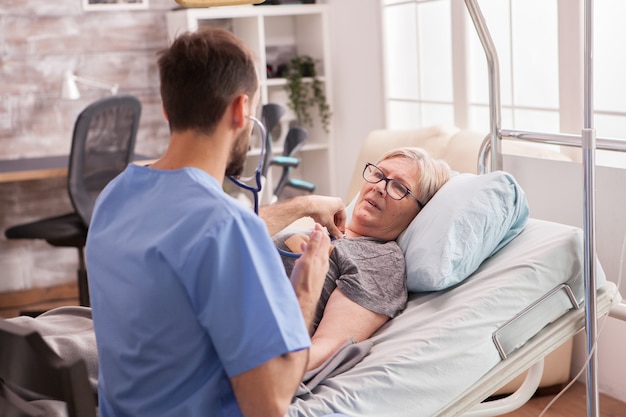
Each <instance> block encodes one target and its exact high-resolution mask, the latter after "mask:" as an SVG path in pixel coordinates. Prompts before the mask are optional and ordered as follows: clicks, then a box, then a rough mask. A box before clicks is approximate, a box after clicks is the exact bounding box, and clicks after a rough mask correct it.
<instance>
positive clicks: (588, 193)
mask: <svg viewBox="0 0 626 417" xmlns="http://www.w3.org/2000/svg"><path fill="white" fill-rule="evenodd" d="M584 56H585V60H584V69H585V72H584V92H585V95H584V101H585V111H584V122H585V124H584V127H583V129H582V132H581V133H582V151H583V155H582V157H583V175H584V181H583V182H584V208H583V210H584V211H583V217H584V219H583V220H584V223H583V226H584V228H583V230H584V233H585V248H584V260H585V263H584V271H583V272H584V278H585V329H586V342H587V354H588V355H589V356H588V358H589V359H588V361H589V362H588V363H587V416H588V417H595V416H599V415H600V406H599V404H600V397H599V394H598V369H597V366H598V358H597V351H596V349H595V348H594V346H595V343H596V340H597V336H598V331H597V308H596V262H595V259H596V235H595V185H596V184H595V165H596V164H595V151H596V131H595V129H594V124H593V0H585V49H584Z"/></svg>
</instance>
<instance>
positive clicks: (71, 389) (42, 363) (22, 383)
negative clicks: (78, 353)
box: [0, 319, 96, 417]
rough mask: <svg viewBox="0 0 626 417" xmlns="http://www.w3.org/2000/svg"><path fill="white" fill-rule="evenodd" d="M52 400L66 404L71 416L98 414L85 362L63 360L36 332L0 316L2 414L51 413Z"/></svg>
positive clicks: (18, 416) (24, 416)
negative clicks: (47, 406)
mask: <svg viewBox="0 0 626 417" xmlns="http://www.w3.org/2000/svg"><path fill="white" fill-rule="evenodd" d="M34 400H43V401H42V402H40V401H36V402H32V401H34ZM48 400H57V401H63V402H64V403H66V407H67V416H68V417H95V416H96V398H95V394H94V392H93V388H92V387H91V384H90V383H89V376H88V373H87V366H86V364H85V362H84V361H83V360H82V359H78V360H73V361H70V360H64V359H61V358H60V357H59V356H58V355H57V354H56V353H55V352H54V351H53V350H52V349H51V348H50V346H48V344H47V343H46V342H45V341H44V340H43V338H42V337H41V335H40V334H39V333H37V332H36V331H34V330H31V329H27V328H24V327H22V326H19V325H17V324H16V323H11V322H10V321H7V320H4V319H0V416H7V417H9V416H11V417H34V416H39V417H42V416H47V415H48V413H46V411H45V410H46V407H45V403H46V402H48Z"/></svg>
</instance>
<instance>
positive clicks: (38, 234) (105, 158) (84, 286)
mask: <svg viewBox="0 0 626 417" xmlns="http://www.w3.org/2000/svg"><path fill="white" fill-rule="evenodd" d="M140 115H141V102H140V101H139V100H138V99H137V98H136V97H133V96H130V95H118V96H111V97H106V98H103V99H100V100H98V101H96V102H94V103H92V104H90V105H89V106H87V108H85V109H84V110H83V111H82V112H81V113H80V114H79V116H78V118H77V120H76V123H75V125H74V133H73V136H72V149H71V153H70V158H69V170H68V182H67V188H68V192H69V196H70V200H71V202H72V206H73V207H74V212H72V213H67V214H64V215H61V216H55V217H49V218H45V219H42V220H39V221H35V222H32V223H26V224H21V225H17V226H12V227H10V228H8V229H6V230H5V232H4V234H5V236H6V237H7V239H43V240H45V241H46V242H48V243H49V244H51V245H52V246H57V247H74V248H77V249H78V260H79V266H78V271H77V274H78V291H79V297H78V298H79V303H80V305H82V306H89V305H90V302H89V286H88V281H87V269H86V265H85V256H84V248H85V241H86V239H87V229H88V227H89V222H90V221H91V214H92V211H93V207H94V203H95V200H96V197H97V196H98V194H99V193H100V191H102V189H103V188H104V186H105V185H106V184H107V183H108V182H109V181H111V180H112V179H113V178H114V177H115V176H117V175H118V174H119V173H120V172H122V171H123V170H124V168H126V166H127V165H128V164H129V163H130V162H131V161H132V157H133V153H134V149H135V139H136V136H137V128H138V126H139V118H140Z"/></svg>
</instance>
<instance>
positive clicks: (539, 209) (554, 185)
mask: <svg viewBox="0 0 626 417" xmlns="http://www.w3.org/2000/svg"><path fill="white" fill-rule="evenodd" d="M504 169H505V170H506V171H509V172H511V173H512V174H513V175H514V176H515V178H516V179H517V180H518V181H519V183H520V185H521V186H522V188H523V189H524V190H525V191H526V194H527V197H528V203H529V206H530V215H531V217H534V218H538V219H544V220H550V221H555V222H559V223H565V224H570V225H573V226H577V227H581V228H582V220H583V204H584V203H583V191H584V188H583V187H584V186H583V171H582V165H581V164H579V163H574V162H565V161H548V160H540V159H534V158H525V157H512V156H505V159H504ZM595 172H596V193H595V198H596V209H595V213H596V221H595V234H596V251H597V255H598V258H599V260H600V263H601V265H602V269H603V270H604V272H605V274H606V277H607V280H610V281H613V282H615V283H617V282H618V281H620V275H623V274H625V273H626V271H621V269H622V268H624V267H623V266H622V265H621V263H622V257H623V255H624V254H622V246H623V240H624V236H625V234H626V218H625V216H624V214H625V211H626V189H625V187H624V184H626V170H625V169H620V168H607V167H597V168H596V170H595ZM620 293H621V294H622V296H626V278H624V277H621V282H620ZM605 321H606V325H604V326H603V325H602V323H604V322H605ZM598 331H599V339H600V341H599V344H598V355H597V359H598V385H599V389H600V391H601V392H603V393H606V394H608V395H610V396H611V397H614V398H618V399H619V400H621V401H626V361H625V360H624V348H625V347H626V323H625V322H623V321H620V320H617V319H614V318H608V319H606V320H604V319H603V320H601V322H600V325H599V326H598ZM585 344H586V342H585V335H584V333H581V334H579V335H577V336H576V338H575V340H574V352H573V358H572V370H571V374H572V376H574V375H575V374H576V373H577V372H578V371H579V370H580V369H581V368H582V366H583V365H584V363H585V359H586V347H585ZM585 375H586V374H585V373H583V374H582V376H581V378H582V381H584V380H585V378H586V376H585Z"/></svg>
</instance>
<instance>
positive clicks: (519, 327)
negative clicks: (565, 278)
mask: <svg viewBox="0 0 626 417" xmlns="http://www.w3.org/2000/svg"><path fill="white" fill-rule="evenodd" d="M563 294H565V296H564V295H563ZM544 306H545V307H544ZM540 307H541V308H540ZM572 308H574V309H578V308H580V307H579V305H578V302H577V301H576V296H575V295H574V291H573V290H572V287H570V286H569V284H561V285H558V286H556V287H555V288H553V289H552V290H551V291H550V292H549V293H547V294H545V295H544V296H543V297H541V298H539V299H538V300H537V301H535V302H534V303H532V304H531V305H529V306H528V307H526V308H525V309H524V310H522V311H521V312H519V313H518V314H517V315H516V316H515V317H513V318H512V319H511V320H509V321H507V322H506V323H504V324H503V325H502V326H500V327H499V328H498V329H497V330H496V331H495V332H493V334H492V336H491V338H492V340H493V343H494V344H495V345H496V349H498V353H499V354H500V358H501V359H502V360H505V359H506V358H507V357H508V356H509V355H510V354H511V353H512V352H514V351H515V350H517V349H518V348H519V347H520V346H522V345H523V344H524V343H526V342H527V341H528V339H530V338H531V337H532V336H534V335H535V334H537V333H538V332H539V331H540V330H541V327H543V323H546V321H545V318H546V317H548V322H552V321H554V320H556V319H558V318H559V317H561V316H562V315H563V314H564V313H565V312H566V311H569V310H571V309H572ZM534 318H538V319H539V320H535V319H534ZM537 326H541V327H539V328H538V327H537Z"/></svg>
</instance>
